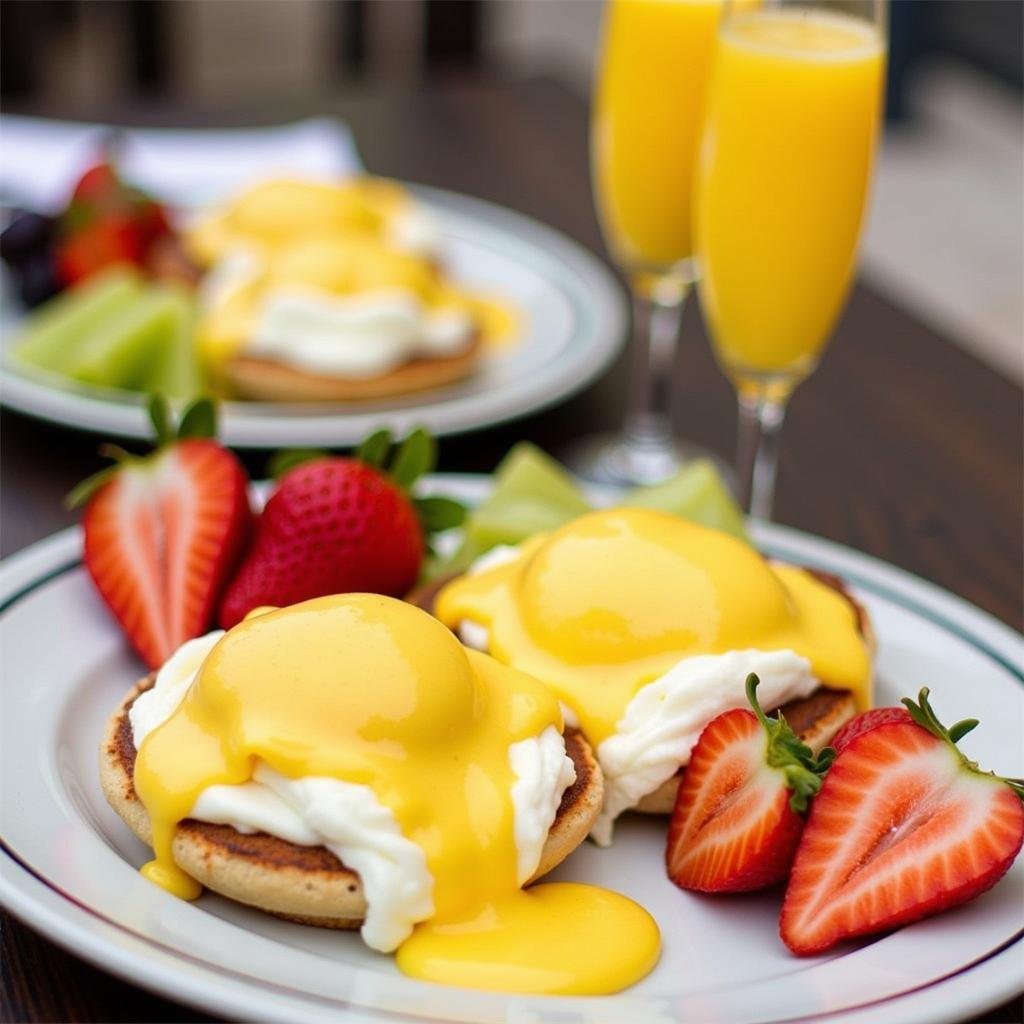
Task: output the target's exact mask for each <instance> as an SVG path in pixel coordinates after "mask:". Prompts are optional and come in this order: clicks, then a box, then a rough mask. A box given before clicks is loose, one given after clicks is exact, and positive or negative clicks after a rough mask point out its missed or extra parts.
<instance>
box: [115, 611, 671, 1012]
mask: <svg viewBox="0 0 1024 1024" xmlns="http://www.w3.org/2000/svg"><path fill="white" fill-rule="evenodd" d="M550 725H554V726H555V727H557V728H559V729H561V727H562V720H561V711H560V709H559V706H558V703H557V701H556V700H555V698H554V696H553V695H552V694H551V692H550V691H549V690H548V689H547V688H545V687H544V686H542V685H541V684H540V683H538V682H536V681H535V680H533V679H531V678H530V677H528V676H526V675H523V674H522V673H519V672H517V671H515V670H513V669H509V668H507V667H505V666H503V665H501V664H499V663H498V662H496V661H494V660H493V659H492V658H489V657H487V656H486V655H482V654H478V653H476V652H472V651H466V650H465V649H464V648H462V647H461V646H460V645H459V644H458V643H457V642H456V640H455V639H454V637H453V636H452V635H451V633H449V631H448V630H446V629H445V628H444V627H443V626H442V625H441V624H440V623H439V622H437V621H436V620H435V619H432V618H431V617H430V616H428V615H426V614H425V613H423V612H421V611H420V610H418V609H416V608H414V607H412V606H411V605H407V604H404V603H403V602H400V601H395V600H393V599H391V598H386V597H381V596H378V595H366V594H349V595H342V596H334V597H325V598H318V599H316V600H312V601H306V602H304V603H302V604H299V605H294V606H292V607H290V608H283V609H260V610H259V614H254V615H250V616H249V617H248V618H246V619H245V620H244V621H243V622H241V623H240V624H239V625H237V626H236V627H235V628H234V629H232V630H230V631H229V632H228V633H227V634H225V636H223V637H222V638H221V640H220V641H219V642H218V643H217V645H216V646H215V647H214V648H213V650H212V651H211V652H210V654H209V655H208V656H207V658H206V660H205V661H204V662H203V664H202V667H201V668H200V671H199V673H198V676H197V677H196V680H195V682H194V683H193V685H192V686H191V688H190V689H189V691H188V693H187V694H186V696H185V698H184V700H183V701H182V703H181V704H180V705H179V707H178V708H177V710H176V711H175V712H174V713H173V714H172V715H171V716H170V717H169V718H168V719H167V720H166V721H165V722H164V723H163V724H162V725H160V726H158V727H157V728H156V729H154V730H153V732H151V733H150V734H149V735H148V736H147V737H146V738H145V739H144V740H143V742H142V744H141V746H140V749H139V751H138V757H137V759H136V763H135V788H136V791H137V793H138V795H139V797H140V799H141V800H142V802H143V804H144V805H145V807H146V809H147V811H148V812H149V815H150V819H151V821H152V826H153V850H154V854H155V857H154V859H153V860H152V861H151V862H150V863H149V864H147V865H146V866H145V867H144V868H143V873H144V874H145V875H146V877H147V878H149V879H150V880H152V881H153V882H156V883H157V884H159V885H162V886H164V887H165V888H167V889H168V890H170V891H171V892H173V893H175V894H176V895H179V896H182V897H184V898H194V897H195V896H197V895H198V894H199V891H200V889H199V886H198V884H197V883H196V882H195V881H194V880H193V879H192V878H190V877H189V876H188V875H187V874H186V873H185V872H183V871H182V870H181V869H180V868H179V867H178V866H177V865H176V863H175V862H174V857H173V840H174V833H175V829H176V826H177V824H178V822H179V821H181V820H182V819H184V818H186V817H188V815H189V812H190V810H191V808H192V807H193V806H194V804H195V802H196V800H197V799H198V797H199V795H200V794H201V793H202V792H203V790H205V789H206V788H207V787H209V786H212V785H217V784H221V783H225V784H235V783H242V782H246V781H248V780H249V779H250V778H251V777H252V773H253V768H254V766H255V764H256V762H257V760H262V761H263V762H265V763H266V764H267V765H269V766H270V767H271V768H273V769H274V770H276V771H278V772H280V773H281V774H282V775H284V776H286V777H288V778H292V779H298V778H303V777H307V776H327V777H331V778H335V779H339V780H342V781H345V782H351V783H356V784H362V785H366V786H369V787H370V788H371V789H372V790H373V791H374V793H375V795H376V796H377V798H378V799H379V800H380V802H381V803H382V804H383V805H384V806H386V807H387V808H389V809H390V810H391V811H392V813H393V814H394V816H395V819H396V821H397V822H398V824H399V826H400V828H401V830H402V833H403V835H404V836H405V837H406V838H408V839H411V840H412V841H413V842H415V843H416V844H417V845H418V846H419V847H420V848H421V849H422V850H423V851H424V854H425V856H426V861H427V866H428V868H429V871H430V873H431V875H432V877H433V882H434V888H433V897H434V905H435V913H434V916H433V918H431V919H430V920H429V921H427V922H424V923H423V924H421V925H419V926H418V927H417V928H416V930H415V931H414V932H413V935H412V936H411V938H410V939H409V940H407V942H406V943H405V944H404V945H403V946H402V947H400V949H399V953H398V963H399V966H400V967H401V968H402V970H404V971H405V972H406V973H408V974H411V975H414V976H416V977H420V978H425V979H427V980H435V981H442V982H445V983H449V984H456V985H463V986H469V987H478V988H496V989H502V990H507V991H526V992H590V993H598V992H606V991H614V990H617V989H621V988H624V987H626V986H627V985H630V984H632V983H633V982H634V981H636V980H638V979H639V978H640V977H642V976H643V975H644V974H646V973H647V972H648V971H649V970H650V969H651V967H652V966H653V965H654V963H655V961H656V960H657V956H658V949H659V944H658V932H657V926H656V925H655V924H654V922H653V920H652V919H651V918H650V915H648V914H647V912H646V911H645V910H643V909H642V908H641V907H639V906H638V905H637V904H635V903H633V902H632V901H630V900H627V899H625V898H624V897H621V896H617V895H615V894H614V893H609V892H606V891H605V890H602V889H597V888H594V887H591V886H579V885H542V886H537V887H535V888H533V889H531V890H529V891H528V892H525V893H524V892H523V891H522V890H521V889H520V888H519V886H518V884H517V880H516V870H517V849H516V843H515V837H514V831H513V826H514V806H513V803H512V800H511V795H510V790H511V785H512V782H513V780H514V775H513V772H512V769H511V767H510V764H509V756H508V750H509V747H510V746H511V744H513V743H515V742H518V741H520V740H523V739H526V738H528V737H533V736H537V735H539V734H540V733H541V732H542V731H543V730H544V729H545V728H546V727H548V726H550ZM595 935H597V936H603V937H604V938H602V939H601V942H600V944H595V942H594V936H595ZM620 936H621V937H625V938H624V939H623V940H622V941H627V940H628V943H629V945H628V948H627V952H626V955H623V950H622V949H621V948H620V947H619V941H620V939H619V937H620ZM474 950H475V951H476V952H474Z"/></svg>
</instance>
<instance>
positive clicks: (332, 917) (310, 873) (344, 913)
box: [99, 675, 604, 928]
mask: <svg viewBox="0 0 1024 1024" xmlns="http://www.w3.org/2000/svg"><path fill="white" fill-rule="evenodd" d="M153 680H154V676H152V675H150V676H147V677H146V678H145V679H143V680H141V681H140V682H139V683H137V684H136V685H135V686H134V687H132V689H131V690H130V691H129V692H128V694H127V696H126V697H125V698H124V700H123V701H122V702H121V704H120V706H119V707H118V709H117V710H116V711H115V712H114V714H113V715H112V716H111V717H110V720H109V721H108V723H107V729H106V733H105V735H104V737H103V742H102V744H101V745H100V764H99V767H100V783H101V785H102V787H103V794H104V796H105V797H106V798H107V802H108V803H109V804H110V806H111V807H112V808H113V809H114V810H115V811H116V812H117V813H118V815H120V817H121V818H122V820H123V821H124V822H125V824H126V825H127V826H128V827H129V828H130V829H131V830H132V832H134V833H135V835H136V836H137V837H138V838H139V839H141V840H142V842H144V843H145V844H146V845H147V846H151V845H152V831H151V826H150V820H149V815H148V814H147V813H146V808H145V807H144V806H143V804H142V801H141V800H140V799H139V797H138V794H137V793H136V792H135V785H134V782H133V778H134V773H135V755H136V750H135V741H134V739H133V737H132V727H131V721H130V720H129V717H128V711H129V709H130V708H131V706H132V703H133V702H134V701H135V699H136V698H137V697H138V696H139V694H141V693H144V692H145V691H146V690H148V689H149V688H150V687H151V686H152V685H153ZM565 748H566V753H567V754H568V755H569V756H570V757H571V758H572V761H573V764H574V765H575V767H576V781H575V782H574V783H573V784H572V785H571V786H570V787H569V788H568V789H567V790H566V791H565V793H564V794H563V795H562V802H561V804H560V806H559V808H558V813H557V815H556V817H555V821H554V824H553V825H552V826H551V830H550V832H549V833H548V838H547V842H546V843H545V844H544V849H543V851H542V853H541V860H540V864H539V865H538V867H537V871H536V873H535V874H534V878H539V877H540V876H541V875H544V874H547V873H548V872H549V871H551V870H552V869H553V868H555V867H556V866H557V865H559V864H560V863H561V862H562V861H563V860H565V858H566V857H568V856H569V854H570V853H572V851H573V850H575V849H576V847H577V846H579V845H580V843H581V842H583V840H584V839H585V838H586V837H587V834H588V833H589V832H590V829H591V827H592V826H593V824H594V821H595V819H596V818H597V815H598V813H599V812H600V810H601V801H602V799H603V796H604V783H603V780H602V777H601V769H600V768H599V767H598V764H597V761H596V759H595V758H594V754H593V751H591V749H590V746H589V744H588V743H587V741H586V740H585V739H584V738H583V734H582V733H581V732H579V730H576V729H567V730H566V733H565ZM173 853H174V860H175V862H176V863H177V864H178V866H179V867H180V868H181V869H182V870H183V871H186V872H188V874H190V875H191V876H192V877H193V878H194V879H196V881H198V882H200V883H201V884H202V885H204V886H206V888H208V889H210V890H212V891H213V892H217V893H220V894H221V895H222V896H227V897H229V898H230V899H233V900H237V901H238V902H239V903H245V904H248V905H249V906H252V907H258V908H259V909H260V910H265V911H267V912H268V913H271V914H275V915H276V916H278V917H283V918H287V919H288V920H290V921H297V922H299V923H300V924H310V925H316V926H318V927H321V928H358V927H360V925H361V924H362V923H363V917H364V916H365V914H366V899H365V897H364V895H363V887H362V883H361V882H360V880H359V876H358V875H357V874H356V872H354V871H352V870H351V869H350V868H347V867H345V865H344V864H342V862H341V861H340V860H338V858H337V857H335V856H334V854H333V853H331V851H330V850H328V849H326V848H325V847H323V846H298V845H296V844H295V843H290V842H287V841H286V840H284V839H279V838H277V837H276V836H271V835H267V834H266V833H264V832H256V833H252V834H245V833H242V832H239V831H238V830H237V829H235V828H233V827H232V826H230V825H213V824H210V823H209V822H205V821H195V820H194V819H191V818H190V819H187V820H185V821H183V822H181V823H180V824H179V825H178V828H177V831H176V833H175V836H174V848H173ZM531 880H532V879H531Z"/></svg>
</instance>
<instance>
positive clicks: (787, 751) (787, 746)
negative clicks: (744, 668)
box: [746, 672, 835, 814]
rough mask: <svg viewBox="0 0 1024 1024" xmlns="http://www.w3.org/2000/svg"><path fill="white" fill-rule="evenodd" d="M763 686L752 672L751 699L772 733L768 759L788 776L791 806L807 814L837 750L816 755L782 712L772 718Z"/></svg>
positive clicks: (770, 734) (749, 683) (749, 686)
mask: <svg viewBox="0 0 1024 1024" xmlns="http://www.w3.org/2000/svg"><path fill="white" fill-rule="evenodd" d="M759 684H760V680H759V679H758V678H757V675H756V674H755V673H754V672H751V673H750V675H748V676H747V682H746V692H747V700H748V701H749V702H750V706H751V707H752V708H753V709H754V714H755V715H757V719H758V721H759V722H760V723H761V725H762V726H764V730H765V732H766V733H767V734H768V740H767V744H766V749H765V759H766V761H767V763H768V765H769V767H771V768H778V769H779V770H780V771H781V772H782V773H783V775H784V776H785V777H786V787H787V788H788V789H789V790H790V792H791V793H792V795H791V796H790V798H789V806H790V807H791V808H792V809H793V810H794V811H795V812H796V813H797V814H803V813H804V812H805V811H806V810H807V807H808V804H809V803H810V800H811V797H813V796H816V795H817V793H818V791H819V790H820V789H821V779H822V776H823V775H824V774H825V772H827V771H828V769H829V766H830V765H831V764H832V759H833V758H834V757H835V751H834V750H833V749H832V748H831V747H826V748H825V749H824V750H822V751H821V753H820V754H818V755H817V756H815V754H814V751H813V750H811V748H810V747H809V746H807V744H806V743H802V742H801V741H800V738H799V737H798V736H797V735H796V733H795V732H793V730H792V729H791V728H790V726H789V723H788V722H787V721H786V719H785V718H784V717H783V715H782V712H781V711H779V712H776V714H775V716H774V717H772V718H769V717H768V716H767V715H766V714H765V713H764V711H763V710H762V708H761V705H760V704H759V703H758V700H757V687H758V685H759Z"/></svg>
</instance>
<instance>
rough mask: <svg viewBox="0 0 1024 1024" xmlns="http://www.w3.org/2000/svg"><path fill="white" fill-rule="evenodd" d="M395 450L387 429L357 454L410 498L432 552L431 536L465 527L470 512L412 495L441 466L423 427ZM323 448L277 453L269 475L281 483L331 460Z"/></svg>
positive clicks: (434, 444) (436, 499)
mask: <svg viewBox="0 0 1024 1024" xmlns="http://www.w3.org/2000/svg"><path fill="white" fill-rule="evenodd" d="M393 449H394V435H393V434H392V433H391V431H390V430H389V429H388V428H387V427H382V428H380V429H379V430H375V431H374V432H373V433H372V434H370V435H369V436H368V437H367V438H366V439H365V440H364V441H363V442H362V444H360V445H359V447H358V448H356V450H355V453H354V455H355V458H356V459H358V460H359V461H360V462H363V463H365V464H366V465H368V466H372V467H373V468H374V469H376V470H379V471H380V472H381V473H383V474H384V475H385V476H387V477H388V478H389V479H391V480H392V481H393V482H394V483H395V484H396V485H397V486H398V487H399V488H400V489H401V490H402V491H403V492H404V493H405V494H406V495H407V496H408V498H409V500H410V501H411V502H412V506H413V508H414V509H415V510H416V515H417V517H418V519H419V521H420V527H421V528H422V530H423V535H424V536H425V537H426V538H427V540H428V544H427V549H428V551H431V553H432V550H431V548H430V544H429V539H430V536H431V534H435V533H440V532H441V531H443V530H450V529H453V528H454V527H456V526H461V525H462V522H463V521H464V520H465V518H466V508H465V506H464V505H462V504H461V503H460V502H458V501H455V500H454V499H453V498H445V497H441V496H437V495H432V496H430V497H426V498H421V497H414V496H413V495H412V494H411V491H412V488H413V485H414V484H415V483H416V481H417V480H418V479H419V478H420V477H421V476H424V475H425V474H427V473H430V472H432V471H433V470H434V467H435V466H436V465H437V442H436V441H435V440H434V438H433V437H432V436H431V435H430V433H428V432H427V431H426V430H425V429H424V428H423V427H416V429H415V430H413V431H412V433H410V434H409V436H408V437H406V438H405V440H404V441H402V442H401V444H399V446H398V448H397V450H395V451H394V454H393V455H392V451H393ZM329 457H330V456H329V455H328V453H327V452H325V451H323V450H322V449H319V448H291V449H286V450H285V451H280V452H277V453H276V454H275V455H274V456H273V457H272V458H271V459H270V461H269V462H268V463H267V473H268V475H269V476H271V477H272V478H273V479H275V480H279V479H280V478H281V477H283V476H284V475H285V474H286V473H288V472H289V471H290V470H293V469H295V468H296V467H298V466H301V465H302V464H303V463H305V462H310V461H312V460H313V459H326V458H329Z"/></svg>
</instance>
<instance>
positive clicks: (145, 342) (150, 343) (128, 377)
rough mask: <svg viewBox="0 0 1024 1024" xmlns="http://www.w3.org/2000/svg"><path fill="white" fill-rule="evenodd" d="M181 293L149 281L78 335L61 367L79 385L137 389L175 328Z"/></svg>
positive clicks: (156, 361)
mask: <svg viewBox="0 0 1024 1024" xmlns="http://www.w3.org/2000/svg"><path fill="white" fill-rule="evenodd" d="M181 316H182V304H181V296H180V295H179V294H178V293H177V291H176V290H173V289H170V288H167V287H159V286H152V287H150V288H147V289H146V290H145V291H144V292H143V294H142V295H141V296H140V297H139V298H137V299H136V300H135V301H134V302H132V303H131V304H130V305H129V306H128V307H127V308H126V309H123V310H121V311H120V312H118V313H117V314H115V315H114V316H113V317H110V318H108V319H106V320H104V321H103V322H102V323H100V324H98V325H97V326H96V327H95V328H94V329H93V331H92V332H91V333H90V334H89V335H88V336H87V337H86V338H84V339H83V340H82V342H81V344H80V345H79V346H78V347H77V348H76V350H75V352H74V355H73V357H72V358H71V359H69V360H68V361H67V363H66V364H65V365H64V367H63V372H64V374H66V375H67V376H68V377H71V378H72V379H74V380H78V381H81V382H82V383H83V384H98V385H101V386H103V387H110V388H125V389H128V390H141V389H142V388H143V387H144V386H145V385H146V384H147V383H148V382H149V380H150V379H151V377H152V374H153V367H154V366H156V365H158V364H159V362H160V361H161V360H162V359H164V358H165V357H164V351H165V349H166V348H167V347H168V346H169V345H170V343H171V338H172V336H173V335H174V333H175V332H176V331H177V330H178V328H179V323H180V320H181Z"/></svg>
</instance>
